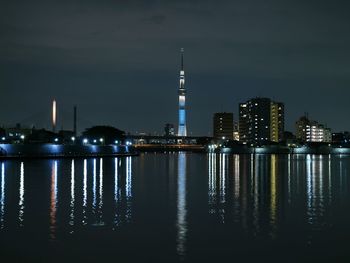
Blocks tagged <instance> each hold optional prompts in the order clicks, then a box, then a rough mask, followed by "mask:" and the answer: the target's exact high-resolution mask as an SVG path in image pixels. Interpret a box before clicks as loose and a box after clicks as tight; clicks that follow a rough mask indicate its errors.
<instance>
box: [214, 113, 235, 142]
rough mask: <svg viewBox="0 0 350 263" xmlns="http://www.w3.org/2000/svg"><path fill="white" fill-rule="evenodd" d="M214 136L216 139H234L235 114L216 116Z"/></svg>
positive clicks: (217, 114) (219, 114)
mask: <svg viewBox="0 0 350 263" xmlns="http://www.w3.org/2000/svg"><path fill="white" fill-rule="evenodd" d="M213 135H214V138H215V139H228V140H232V139H233V113H231V112H218V113H215V114H214V119H213Z"/></svg>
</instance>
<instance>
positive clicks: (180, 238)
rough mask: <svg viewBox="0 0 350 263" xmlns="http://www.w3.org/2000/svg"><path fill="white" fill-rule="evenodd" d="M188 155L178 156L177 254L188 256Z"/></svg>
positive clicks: (181, 154) (181, 153) (180, 154)
mask: <svg viewBox="0 0 350 263" xmlns="http://www.w3.org/2000/svg"><path fill="white" fill-rule="evenodd" d="M186 158H187V157H186V154H185V153H183V152H180V153H179V154H178V165H177V223H176V226H177V253H178V255H179V256H180V257H183V256H185V254H186V235H187V221H186V220H187V219H186V217H187V207H186Z"/></svg>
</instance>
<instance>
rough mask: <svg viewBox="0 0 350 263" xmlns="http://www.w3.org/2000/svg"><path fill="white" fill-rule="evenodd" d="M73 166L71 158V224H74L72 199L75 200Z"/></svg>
mask: <svg viewBox="0 0 350 263" xmlns="http://www.w3.org/2000/svg"><path fill="white" fill-rule="evenodd" d="M74 175H75V168H74V160H72V167H71V180H70V208H71V212H70V222H69V224H70V225H71V226H72V225H74V201H75V193H74V190H75V189H74V188H75V178H74V177H75V176H74Z"/></svg>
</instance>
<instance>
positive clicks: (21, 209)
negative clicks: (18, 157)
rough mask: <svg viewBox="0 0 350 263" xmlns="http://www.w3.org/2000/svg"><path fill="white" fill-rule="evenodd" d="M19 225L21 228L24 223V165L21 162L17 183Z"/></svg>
mask: <svg viewBox="0 0 350 263" xmlns="http://www.w3.org/2000/svg"><path fill="white" fill-rule="evenodd" d="M18 205H19V215H18V219H19V225H20V226H23V221H24V218H23V216H24V164H23V162H21V174H20V181H19V203H18Z"/></svg>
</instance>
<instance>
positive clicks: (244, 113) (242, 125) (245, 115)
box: [238, 103, 249, 143]
mask: <svg viewBox="0 0 350 263" xmlns="http://www.w3.org/2000/svg"><path fill="white" fill-rule="evenodd" d="M238 112H239V120H238V134H239V140H240V141H241V142H244V143H247V142H248V119H249V110H248V103H240V104H239V111H238Z"/></svg>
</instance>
